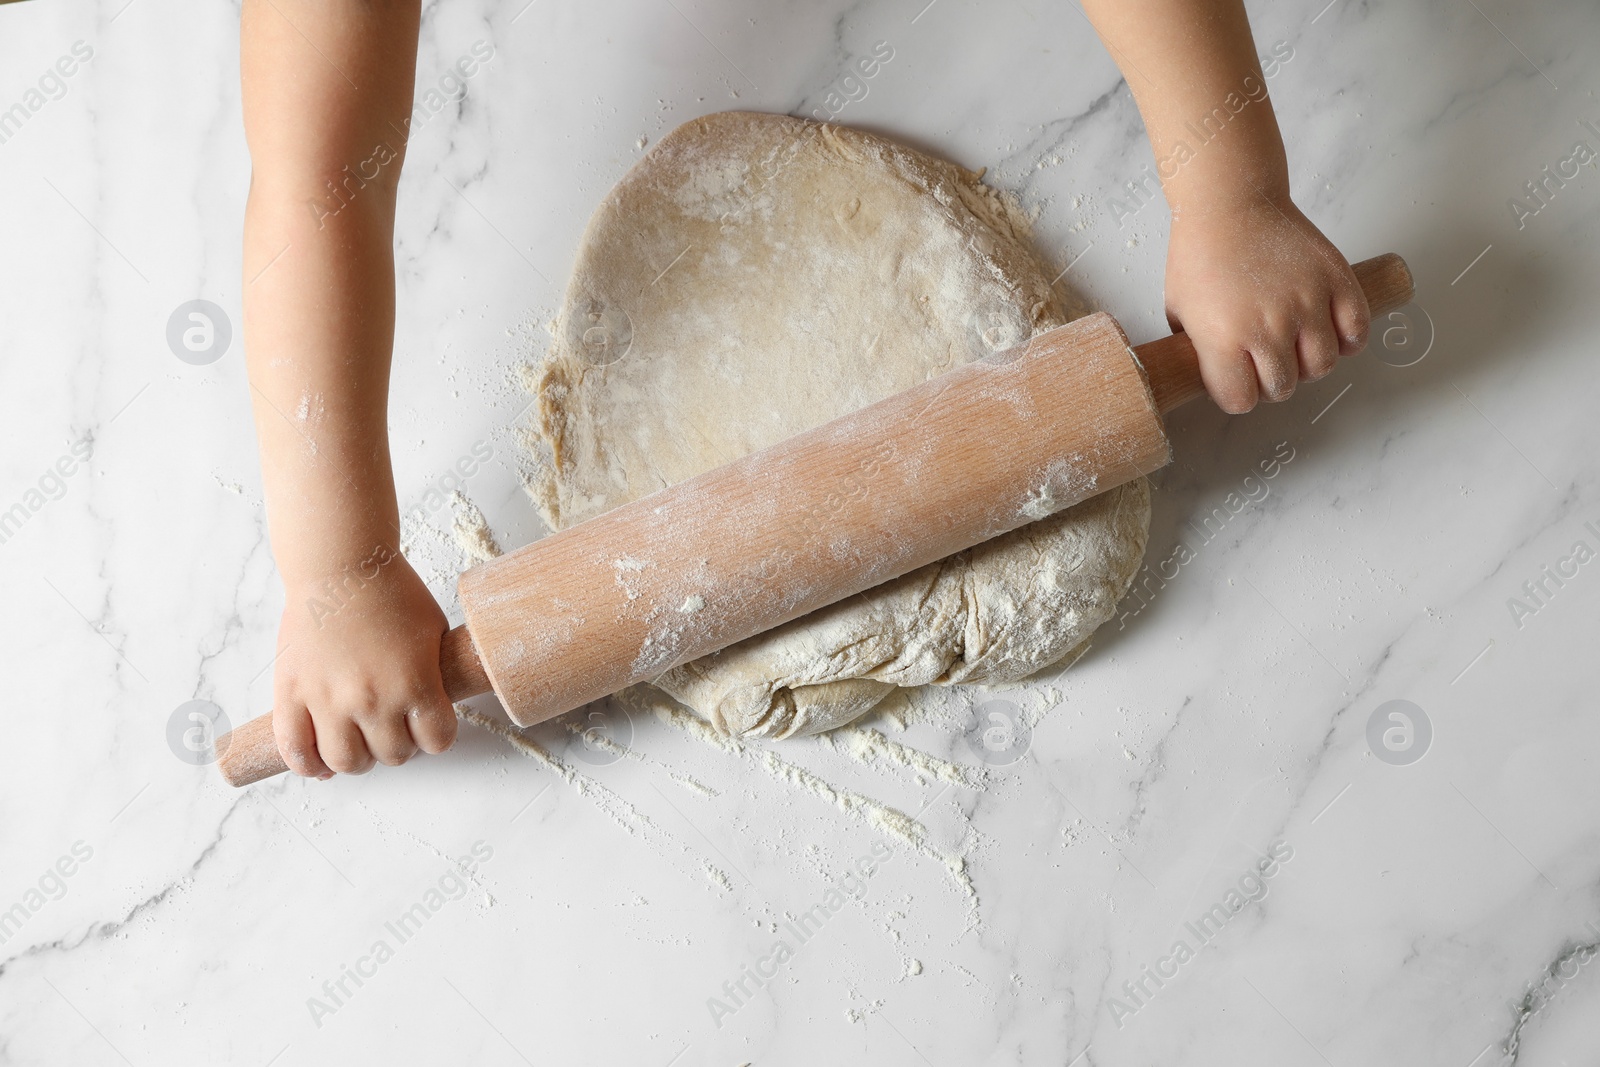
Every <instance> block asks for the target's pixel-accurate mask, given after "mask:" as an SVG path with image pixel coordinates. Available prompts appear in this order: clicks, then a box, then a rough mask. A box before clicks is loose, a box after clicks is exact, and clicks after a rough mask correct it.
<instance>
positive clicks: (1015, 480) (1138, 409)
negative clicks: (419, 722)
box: [460, 314, 1168, 726]
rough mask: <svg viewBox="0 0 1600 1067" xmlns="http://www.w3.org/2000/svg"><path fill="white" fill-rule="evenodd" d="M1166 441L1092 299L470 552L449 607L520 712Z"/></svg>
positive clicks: (1010, 512)
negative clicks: (970, 355)
mask: <svg viewBox="0 0 1600 1067" xmlns="http://www.w3.org/2000/svg"><path fill="white" fill-rule="evenodd" d="M1167 459H1168V447H1167V440H1166V436H1165V433H1164V431H1163V429H1162V425H1161V419H1160V416H1159V415H1158V413H1157V412H1156V408H1155V404H1154V401H1153V400H1152V398H1151V396H1150V392H1149V389H1148V388H1147V386H1146V384H1145V381H1144V377H1143V373H1142V372H1141V370H1140V368H1139V366H1138V364H1137V362H1136V361H1135V360H1134V359H1133V358H1132V356H1131V353H1130V350H1129V348H1128V344H1127V338H1126V337H1125V336H1124V335H1123V333H1122V330H1121V328H1120V327H1119V326H1118V325H1117V324H1116V322H1115V320H1113V319H1112V318H1111V317H1110V316H1109V315H1105V314H1097V315H1091V316H1089V317H1088V318H1085V319H1080V320H1078V321H1077V322H1074V323H1071V324H1069V325H1067V326H1064V327H1061V328H1060V329H1057V330H1052V331H1050V332H1049V333H1048V334H1043V335H1040V336H1039V337H1037V338H1035V339H1034V340H1033V341H1032V342H1030V343H1028V344H1026V345H1023V346H1020V347H1019V348H1017V349H1013V350H1011V351H1009V352H1006V353H1002V354H1001V355H999V356H998V357H996V358H994V359H992V360H987V361H984V362H980V363H973V364H968V365H966V366H963V367H960V368H957V369H956V370H953V371H950V372H949V373H947V374H944V375H941V376H940V377H938V378H935V379H933V380H932V381H929V382H926V383H924V384H922V385H920V386H917V387H915V388H912V389H910V390H907V391H906V392H904V393H900V394H898V395H896V396H893V397H889V398H887V399H885V400H883V401H880V402H879V403H876V404H873V405H871V406H870V407H867V408H864V409H862V410H861V411H858V412H855V413H853V414H851V415H847V416H845V417H843V418H840V419H837V420H835V421H833V422H830V423H828V424H826V425H824V426H820V427H818V428H816V429H814V430H811V431H809V432H807V433H804V434H800V435H799V436H797V437H793V438H790V439H788V440H786V441H783V442H780V443H779V444H777V445H775V446H773V447H771V448H768V449H764V450H762V451H760V452H757V453H754V454H752V455H750V456H747V457H745V458H744V459H741V460H739V461H737V462H734V463H731V464H728V465H726V466H724V467H720V468H718V469H716V470H713V471H709V472H707V473H705V474H703V475H700V476H699V477H697V478H693V479H690V480H689V481H686V482H683V483H681V484H679V485H676V486H672V487H670V488H668V489H663V490H661V491H659V492H657V493H655V494H653V495H651V496H648V497H645V498H643V499H641V500H636V501H633V502H632V503H630V504H626V505H623V506H622V507H619V508H616V509H614V510H612V511H610V512H607V513H606V514H604V515H601V516H598V517H596V518H594V519H591V520H589V521H587V522H584V523H581V524H579V525H578V526H574V527H572V528H570V529H567V530H563V531H561V532H559V533H556V534H553V535H552V536H550V537H546V538H544V539H543V540H541V541H537V542H535V543H534V544H532V545H529V546H527V547H526V548H523V549H520V550H519V551H516V552H513V553H511V554H509V555H506V556H502V557H501V558H499V559H497V560H493V561H491V562H489V563H485V564H483V565H481V566H478V567H475V568H473V569H472V570H470V571H468V572H467V573H466V574H463V575H462V576H461V581H460V595H461V605H462V609H463V610H464V611H465V613H466V619H467V625H468V626H469V627H471V629H472V633H473V638H474V640H475V641H476V642H477V646H478V650H479V652H480V653H481V654H482V657H483V663H484V668H485V670H486V671H487V672H488V674H489V678H490V680H491V681H492V682H493V683H494V689H495V692H496V693H498V694H499V696H500V699H501V701H502V702H503V703H504V704H505V706H506V709H507V710H508V711H509V712H510V714H511V717H512V718H513V719H514V720H515V721H516V722H517V723H518V724H520V725H524V726H526V725H529V724H531V723H535V722H539V721H542V720H544V719H547V718H550V717H552V716H554V715H558V714H560V713H562V712H565V711H568V710H571V709H572V708H575V707H578V706H580V705H582V704H584V703H587V702H588V701H590V700H594V699H596V698H598V697H601V696H604V695H606V694H608V693H612V692H615V691H616V690H618V689H621V688H623V687H624V686H627V685H630V684H632V683H634V682H638V681H642V680H648V679H651V678H654V677H656V676H658V675H660V674H661V673H662V672H663V671H666V670H667V669H669V668H671V667H673V666H676V665H678V664H680V663H683V662H686V661H688V660H691V659H695V658H697V657H699V656H703V655H706V654H708V653H711V652H715V651H717V650H719V649H722V648H725V647H727V646H728V645H731V644H733V643H734V642H737V641H741V640H743V639H744V638H747V637H751V636H753V635H755V634H758V633H761V632H763V631H765V630H768V629H771V628H772V627H775V626H778V625H780V624H782V623H785V622H788V621H789V620H791V619H794V618H798V617H799V616H801V615H804V614H806V613H807V612H810V611H814V610H816V609H817V608H821V607H824V606H826V605H828V604H832V603H834V602H835V601H838V600H842V599H844V598H845V597H848V596H851V595H853V594H855V593H859V592H861V591H863V590H866V589H870V588H872V587H873V586H876V585H879V584H881V583H882V582H886V581H888V580H890V579H892V578H896V577H898V576H900V575H902V574H905V573H907V572H908V571H911V570H914V569H916V568H917V567H920V566H922V565H924V564H926V563H931V562H933V561H934V560H937V559H942V558H943V557H945V556H948V555H950V554H951V553H954V552H959V551H961V550H962V549H965V548H970V547H971V546H973V545H975V544H978V543H980V542H982V541H986V540H988V539H989V538H992V537H995V536H998V535H999V534H1002V533H1005V532H1006V531H1008V530H1012V529H1015V528H1016V527H1018V526H1021V525H1023V524H1025V523H1027V522H1031V521H1033V520H1034V519H1038V518H1043V517H1044V516H1045V515H1047V514H1049V513H1052V512H1055V511H1059V510H1061V509H1062V508H1065V507H1068V506H1070V505H1071V504H1074V503H1077V502H1078V501H1079V500H1082V499H1084V498H1086V497H1089V496H1092V495H1094V494H1096V493H1100V492H1103V491H1104V490H1106V489H1109V488H1111V487H1112V486H1114V485H1119V484H1121V483H1123V482H1126V481H1128V480H1130V479H1132V478H1134V477H1137V476H1138V475H1140V474H1143V473H1146V472H1148V471H1151V470H1154V469H1155V468H1157V467H1160V466H1161V465H1163V464H1164V463H1166V461H1167Z"/></svg>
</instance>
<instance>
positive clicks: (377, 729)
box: [272, 551, 456, 778]
mask: <svg viewBox="0 0 1600 1067" xmlns="http://www.w3.org/2000/svg"><path fill="white" fill-rule="evenodd" d="M381 558H383V559H384V560H385V561H384V562H382V563H381V564H379V563H378V562H377V561H376V560H371V561H368V562H369V566H368V567H366V568H365V570H362V569H361V568H356V569H352V570H349V571H347V572H346V573H345V576H344V583H343V584H344V589H343V591H339V590H338V589H337V588H336V587H330V586H327V585H319V586H311V587H295V586H290V587H289V588H288V590H287V594H288V597H287V601H286V606H285V607H284V610H283V620H282V622H281V623H280V624H279V628H278V648H279V649H280V650H281V654H280V656H279V659H278V662H277V667H276V671H275V673H274V675H273V710H272V728H273V733H274V734H275V735H276V737H277V740H278V750H279V751H280V752H281V753H282V754H283V759H284V762H285V763H287V764H288V765H289V768H290V770H293V771H294V772H295V773H296V774H302V775H306V776H307V777H313V778H329V777H332V775H333V774H334V772H336V771H337V772H339V773H341V774H363V773H365V772H366V771H369V770H371V769H372V764H373V761H374V760H376V761H377V762H379V763H382V764H385V765H386V766H394V765H396V764H400V763H404V762H405V761H406V760H408V759H410V758H411V757H412V756H413V755H415V754H416V751H417V749H419V748H420V749H422V751H424V752H428V753H436V752H443V751H444V750H445V749H447V748H449V747H450V746H451V745H452V744H453V743H454V742H455V738H456V716H455V711H454V709H453V708H452V707H451V705H450V699H449V697H447V696H446V695H445V691H444V682H443V681H442V680H441V679H440V677H439V640H440V638H441V637H442V636H443V635H444V632H445V630H446V629H447V624H446V622H445V617H444V613H443V612H442V611H440V610H439V605H438V604H436V603H435V602H434V599H433V597H432V595H431V594H429V592H428V588H427V586H426V585H424V584H423V582H422V579H421V578H419V577H418V576H417V573H416V572H415V571H414V570H412V569H411V566H410V564H408V563H407V562H406V561H405V559H404V558H403V557H401V556H400V555H398V554H394V553H390V552H387V551H385V552H383V554H382V557H381ZM374 569H375V571H376V574H375V576H374V577H371V578H367V577H366V575H369V574H373V571H374ZM363 579H364V580H363ZM330 588H334V591H335V592H337V593H338V597H339V598H338V599H335V597H334V596H332V595H330V592H329V589H330ZM341 601H342V603H341Z"/></svg>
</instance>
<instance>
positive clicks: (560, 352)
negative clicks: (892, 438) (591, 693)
mask: <svg viewBox="0 0 1600 1067" xmlns="http://www.w3.org/2000/svg"><path fill="white" fill-rule="evenodd" d="M1069 317H1070V316H1068V315H1067V314H1066V313H1065V311H1064V310H1063V308H1062V306H1061V303H1060V301H1059V300H1058V299H1057V298H1056V296H1055V294H1054V293H1053V292H1052V290H1051V283H1050V275H1049V273H1048V272H1047V271H1046V270H1045V268H1044V267H1043V266H1042V265H1041V264H1040V263H1039V262H1038V260H1037V259H1036V258H1035V257H1034V255H1033V253H1032V251H1031V249H1030V246H1029V242H1028V228H1027V224H1026V221H1025V220H1024V219H1023V218H1022V217H1021V216H1020V214H1019V212H1017V211H1016V210H1015V209H1014V208H1013V207H1012V206H1011V205H1010V204H1009V203H1008V202H1007V201H1006V200H1004V199H1003V198H1002V197H1000V196H999V195H997V194H996V193H995V192H993V191H992V190H990V189H988V188H987V187H985V186H983V185H982V184H981V183H980V182H979V175H977V174H974V173H971V172H969V171H966V170H963V169H961V168H960V167H957V166H954V165H952V164H950V163H946V162H943V161H941V160H937V159H932V158H930V157H928V156H925V155H922V154H920V153H917V152H914V151H911V150H909V149H907V148H904V147H902V146H900V145H897V144H894V143H892V142H889V141H886V140H884V139H883V138H880V137H875V136H873V135H871V134H868V133H864V132H861V131H858V130H852V129H848V128H844V127H838V126H825V125H819V124H816V123H811V122H807V121H804V120H799V119H793V118H789V117H786V116H779V115H762V114H752V113H744V112H731V113H726V114H719V115H708V116H706V117H704V118H700V119H696V120H694V121H692V122H689V123H687V124H685V125H684V126H681V127H679V128H678V129H677V130H675V131H673V132H672V133H671V134H669V135H668V136H667V137H665V138H663V139H662V140H661V141H660V142H659V143H658V144H657V145H656V146H655V148H654V149H653V150H652V151H651V152H650V153H649V155H647V156H646V157H645V158H644V159H643V160H642V161H640V163H639V164H638V165H637V166H636V167H634V168H633V170H632V171H630V172H629V173H628V175H627V176H626V177H625V178H623V180H622V182H621V183H620V184H619V185H618V186H617V187H616V188H615V189H614V190H613V191H612V192H611V194H610V195H609V196H608V197H607V198H606V200H605V202H604V203H603V204H601V206H600V208H599V210H598V211H597V212H596V214H595V216H594V218H593V219H591V220H590V222H589V227H588V230H587V232H586V233H585V235H584V239H583V243H582V247H581V248H580V249H579V252H578V258H577V264H576V267H575V268H574V271H573V276H572V280H571V282H570V284H569V286H568V290H567V294H566V298H565V302H564V305H563V307H562V309H561V312H560V315H559V316H558V318H557V322H556V327H555V334H556V336H555V341H554V343H553V344H552V346H551V348H550V351H549V352H548V354H547V357H546V359H545V361H544V363H543V365H542V367H541V368H540V369H539V372H538V375H537V386H536V388H537V393H538V398H539V405H538V414H537V418H536V419H535V421H534V423H533V425H532V426H531V428H530V431H529V433H528V443H529V444H530V446H531V448H532V451H533V454H534V456H535V460H536V462H535V464H534V468H535V469H534V471H533V473H532V476H531V478H530V479H529V487H530V490H531V492H532V494H533V496H534V498H535V500H536V502H537V503H538V505H539V507H540V509H541V511H542V512H543V514H544V516H545V519H546V521H547V522H549V524H550V526H551V527H552V528H553V529H561V528H564V527H567V526H571V525H573V524H574V523H577V522H581V521H582V520H584V519H587V518H590V517H592V516H594V515H598V514H600V513H601V512H604V511H607V510H609V509H610V508H614V507H616V506H617V505H619V504H623V503H626V502H627V501H630V500H633V499H635V498H637V497H641V496H645V495H647V494H649V493H651V492H654V491H655V490H657V489H660V488H662V487H664V486H668V485H672V484H674V483H676V482H680V481H682V480H684V479H686V478H689V477H692V476H694V475H696V474H699V473H701V472H702V471H705V470H708V469H710V468H712V467H715V466H719V465H721V464H723V463H727V462H729V461H731V460H734V459H737V458H739V457H741V456H743V455H746V454H747V453H749V452H752V451H755V450H756V449H760V448H763V447H765V446H767V445H770V444H773V443H775V442H777V441H780V440H782V439H784V438H786V437H790V436H792V435H794V434H797V433H800V432H801V431H803V430H806V429H809V428H810V427H812V426H815V425H818V424H819V423H822V422H826V421H828V420H830V419H833V418H836V417H837V416H839V415H843V414H846V413H848V412H851V411H854V410H856V409H858V408H860V407H862V406H864V405H867V404H870V403H872V402H874V401H876V400H879V399H882V398H883V397H886V396H889V395H891V394H893V393H896V392H899V391H901V390H903V389H906V388H909V387H910V386H912V385H915V384H917V383H918V382H921V381H924V380H926V379H928V378H930V377H933V376H935V375H937V374H940V373H941V372H943V371H946V370H948V369H950V368H952V367H954V366H957V365H959V364H962V363H966V362H969V361H971V360H974V359H980V358H982V357H984V356H987V355H989V354H991V353H992V352H994V351H997V350H1001V349H1004V348H1008V347H1010V346H1011V345H1013V344H1015V343H1018V342H1020V341H1022V340H1025V339H1026V338H1027V337H1029V336H1030V335H1031V334H1032V333H1034V332H1035V331H1038V330H1043V329H1048V328H1050V327H1053V326H1057V325H1060V324H1061V323H1063V322H1065V321H1067V320H1068V318H1069ZM973 432H974V433H979V434H981V433H982V432H983V428H982V427H981V426H977V427H973ZM1049 510H1050V508H1049V506H1048V503H1047V502H1043V503H1042V504H1041V509H1040V516H1041V520H1040V521H1038V522H1034V523H1032V524H1030V525H1028V526H1025V527H1022V528H1021V529H1019V530H1016V531H1013V532H1012V533H1010V534H1007V535H1005V536H1003V537H1000V538H997V539H996V540H994V541H991V542H988V543H986V544H983V545H980V546H978V547H976V548H973V549H970V550H969V551H966V552H962V553H959V554H957V555H954V556H951V557H949V558H947V559H944V560H941V561H940V562H938V563H935V564H930V565H929V566H926V567H923V568H922V569H920V570H917V571H914V572H912V573H910V574H907V575H905V576H904V577H902V578H899V579H896V580H895V581H892V582H888V583H886V584H884V585H882V586H879V587H878V588H876V589H872V590H869V591H868V592H866V593H863V594H861V595H859V596H856V597H853V598H851V599H849V600H846V601H842V602H840V603H838V604H835V605H833V606H832V607H829V608H826V609H824V610H822V611H818V612H814V613H812V614H811V615H808V616H805V617H804V618H801V619H797V620H795V621H794V622H792V623H789V624H787V625H785V626H782V627H780V628H778V629H776V630H773V631H771V632H769V633H766V634H763V635H760V636H758V637H755V638H752V639H750V640H748V641H745V642H743V643H741V644H738V645H735V646H734V647H732V648H729V649H727V650H725V651H723V652H721V653H718V654H716V655H713V656H707V657H704V658H702V659H699V660H696V661H694V662H691V663H688V664H685V665H683V666H680V667H677V668H675V669H673V670H669V671H667V672H666V674H664V675H662V676H661V677H660V678H658V679H657V680H656V681H655V684H656V685H657V686H658V687H660V688H661V689H663V690H665V691H666V692H667V693H669V694H671V695H672V696H673V697H676V698H677V699H678V700H680V701H682V702H684V703H685V704H687V705H688V706H689V707H691V708H693V709H694V710H695V711H696V712H698V713H699V714H700V715H702V716H704V717H705V718H707V719H708V720H710V721H711V722H712V723H713V724H714V725H715V726H717V727H718V728H719V729H721V730H724V731H726V732H728V733H731V734H734V735H755V736H769V737H785V736H791V735H796V734H807V733H816V732H819V731H822V730H828V729H832V728H833V727H836V726H840V725H843V724H844V723H847V722H849V721H851V720H853V719H855V718H857V717H859V716H860V715H862V714H863V713H865V712H867V711H868V710H870V709H871V708H872V707H873V706H874V705H875V704H877V703H878V702H879V701H880V700H882V699H883V698H884V697H885V696H886V695H888V693H889V692H891V691H892V689H893V688H894V687H895V686H916V685H924V684H928V683H935V684H945V685H947V684H955V683H961V682H1008V681H1014V680H1017V679H1020V678H1023V677H1025V676H1027V675H1029V674H1031V673H1033V672H1034V671H1037V670H1039V669H1040V668H1041V667H1045V666H1048V665H1049V664H1052V663H1055V662H1057V661H1058V660H1060V659H1062V658H1063V657H1064V656H1067V655H1068V654H1070V653H1072V652H1074V651H1075V650H1076V649H1078V648H1079V647H1080V646H1082V645H1083V644H1085V643H1086V642H1087V639H1088V637H1089V635H1090V633H1091V632H1092V631H1093V630H1094V629H1095V627H1097V626H1099V625H1100V624H1101V623H1102V622H1104V621H1105V620H1106V619H1108V618H1110V617H1111V615H1112V614H1113V612H1114V610H1115V607H1116V603H1117V601H1118V599H1119V598H1120V597H1121V596H1122V594H1123V593H1124V592H1125V591H1126V589H1127V587H1128V585H1129V583H1130V582H1131V581H1132V579H1133V576H1134V573H1135V572H1136V571H1137V569H1138V567H1139V565H1140V561H1141V560H1142V558H1143V555H1144V548H1145V541H1146V537H1147V534H1148V527H1149V518H1150V495H1149V487H1148V485H1147V483H1146V482H1145V481H1144V480H1143V479H1140V480H1138V481H1135V482H1132V483H1130V484H1128V485H1124V486H1122V487H1120V488H1118V489H1114V490H1111V491H1110V492H1108V493H1105V494H1103V495H1101V496H1099V497H1096V498H1094V499H1092V500H1089V501H1086V502H1084V503H1082V504H1079V505H1078V506H1076V507H1073V508H1070V509H1068V510H1066V511H1064V512H1061V513H1059V514H1055V515H1049V516H1048V517H1045V516H1046V515H1047V514H1048V512H1049ZM779 580H780V581H781V576H780V578H779ZM693 609H694V598H693V597H690V598H689V599H688V600H687V601H686V602H685V605H684V608H683V610H685V611H692V610H693Z"/></svg>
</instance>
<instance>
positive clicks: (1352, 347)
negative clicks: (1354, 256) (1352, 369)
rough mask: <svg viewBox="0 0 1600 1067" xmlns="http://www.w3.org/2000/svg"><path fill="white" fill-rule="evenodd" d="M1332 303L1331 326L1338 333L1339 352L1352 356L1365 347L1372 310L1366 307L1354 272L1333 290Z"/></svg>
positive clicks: (1342, 354)
mask: <svg viewBox="0 0 1600 1067" xmlns="http://www.w3.org/2000/svg"><path fill="white" fill-rule="evenodd" d="M1332 304H1333V327H1334V330H1335V331H1336V332H1337V333H1338V335H1339V354H1340V355H1341V356H1353V355H1355V354H1356V353H1357V352H1360V351H1361V350H1362V349H1363V348H1365V347H1367V334H1368V333H1369V332H1370V331H1371V329H1372V312H1371V310H1370V309H1369V308H1368V307H1367V294H1365V293H1363V292H1362V291H1361V286H1359V285H1357V284H1356V280H1355V275H1354V274H1351V275H1350V277H1349V278H1348V280H1346V281H1345V282H1344V283H1342V284H1341V285H1340V286H1339V287H1338V288H1337V289H1336V290H1335V291H1334V294H1333V301H1332Z"/></svg>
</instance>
